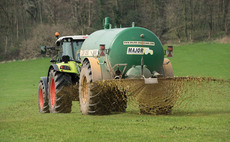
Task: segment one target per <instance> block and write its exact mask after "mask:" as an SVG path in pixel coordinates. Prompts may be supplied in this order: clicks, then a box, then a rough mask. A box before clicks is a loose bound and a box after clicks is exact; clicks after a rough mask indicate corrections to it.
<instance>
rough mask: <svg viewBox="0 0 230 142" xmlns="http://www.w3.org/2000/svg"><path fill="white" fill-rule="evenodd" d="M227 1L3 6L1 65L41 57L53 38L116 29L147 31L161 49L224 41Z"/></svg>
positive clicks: (5, 1) (24, 1) (67, 0)
mask: <svg viewBox="0 0 230 142" xmlns="http://www.w3.org/2000/svg"><path fill="white" fill-rule="evenodd" d="M229 9H230V2H229V0H1V1H0V38H1V40H0V60H8V59H20V58H31V57H37V56H39V50H40V49H39V47H40V45H47V46H52V45H53V44H54V42H55V40H56V39H55V38H54V36H53V35H54V33H55V32H56V31H59V32H60V34H61V35H73V34H75V35H77V34H90V33H92V32H94V31H96V30H99V29H102V21H103V18H104V17H110V19H111V24H112V25H113V27H120V26H122V27H130V26H131V23H132V22H135V23H136V26H140V27H145V28H147V29H149V30H151V31H153V32H154V33H155V34H156V35H157V36H158V37H159V38H160V40H161V41H162V42H163V43H166V42H177V43H180V42H194V41H204V40H212V39H216V38H221V37H223V36H225V35H227V34H229V30H230V11H229Z"/></svg>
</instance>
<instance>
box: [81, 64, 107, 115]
mask: <svg viewBox="0 0 230 142" xmlns="http://www.w3.org/2000/svg"><path fill="white" fill-rule="evenodd" d="M92 82H93V80H92V71H91V66H90V63H89V62H88V61H85V62H84V63H83V66H82V68H81V74H80V81H79V83H80V84H79V102H80V108H81V112H82V114H83V115H103V114H108V113H110V110H109V108H108V107H107V105H105V104H103V102H104V101H103V98H102V97H101V95H100V92H99V93H97V94H95V93H93V92H92V88H91V87H92V85H91V83H92Z"/></svg>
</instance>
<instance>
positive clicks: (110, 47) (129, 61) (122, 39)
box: [80, 18, 164, 79]
mask: <svg viewBox="0 0 230 142" xmlns="http://www.w3.org/2000/svg"><path fill="white" fill-rule="evenodd" d="M108 25H109V19H108V18H107V19H106V20H105V24H104V29H103V30H99V31H96V32H94V33H92V34H91V35H89V36H88V38H87V39H86V40H85V42H84V43H83V45H82V48H81V52H80V57H81V60H82V61H84V60H85V59H86V58H88V57H95V58H98V61H99V64H100V67H101V74H102V79H112V78H139V77H141V76H143V75H144V76H145V77H151V76H152V75H153V74H154V72H158V73H159V72H160V71H161V70H162V65H163V60H164V50H163V47H162V44H161V41H160V40H159V39H158V37H157V36H156V35H155V34H154V33H153V32H151V31H150V30H148V29H146V28H142V27H135V26H134V24H133V25H132V27H128V28H114V29H112V28H111V25H110V26H108Z"/></svg>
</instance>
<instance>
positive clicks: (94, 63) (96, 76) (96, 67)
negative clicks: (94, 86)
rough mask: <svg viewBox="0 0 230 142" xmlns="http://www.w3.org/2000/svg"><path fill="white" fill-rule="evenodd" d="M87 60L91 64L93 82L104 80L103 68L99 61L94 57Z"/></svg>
mask: <svg viewBox="0 0 230 142" xmlns="http://www.w3.org/2000/svg"><path fill="white" fill-rule="evenodd" d="M85 60H88V61H89V63H90V66H91V70H92V80H93V81H97V80H102V74H101V66H100V64H99V61H98V59H97V58H93V57H88V58H86V59H85ZM85 60H84V61H85ZM84 61H83V62H84Z"/></svg>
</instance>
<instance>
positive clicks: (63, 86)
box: [48, 70, 72, 113]
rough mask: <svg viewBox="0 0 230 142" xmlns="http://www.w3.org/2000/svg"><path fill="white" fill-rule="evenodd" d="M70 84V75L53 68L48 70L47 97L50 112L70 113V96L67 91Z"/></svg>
mask: <svg viewBox="0 0 230 142" xmlns="http://www.w3.org/2000/svg"><path fill="white" fill-rule="evenodd" d="M70 85H72V80H71V76H70V75H69V74H66V73H60V72H57V71H55V70H50V72H49V82H48V94H49V95H48V99H49V110H50V112H51V113H70V112H71V107H72V96H71V95H70V94H69V93H68V87H69V86H70Z"/></svg>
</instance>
